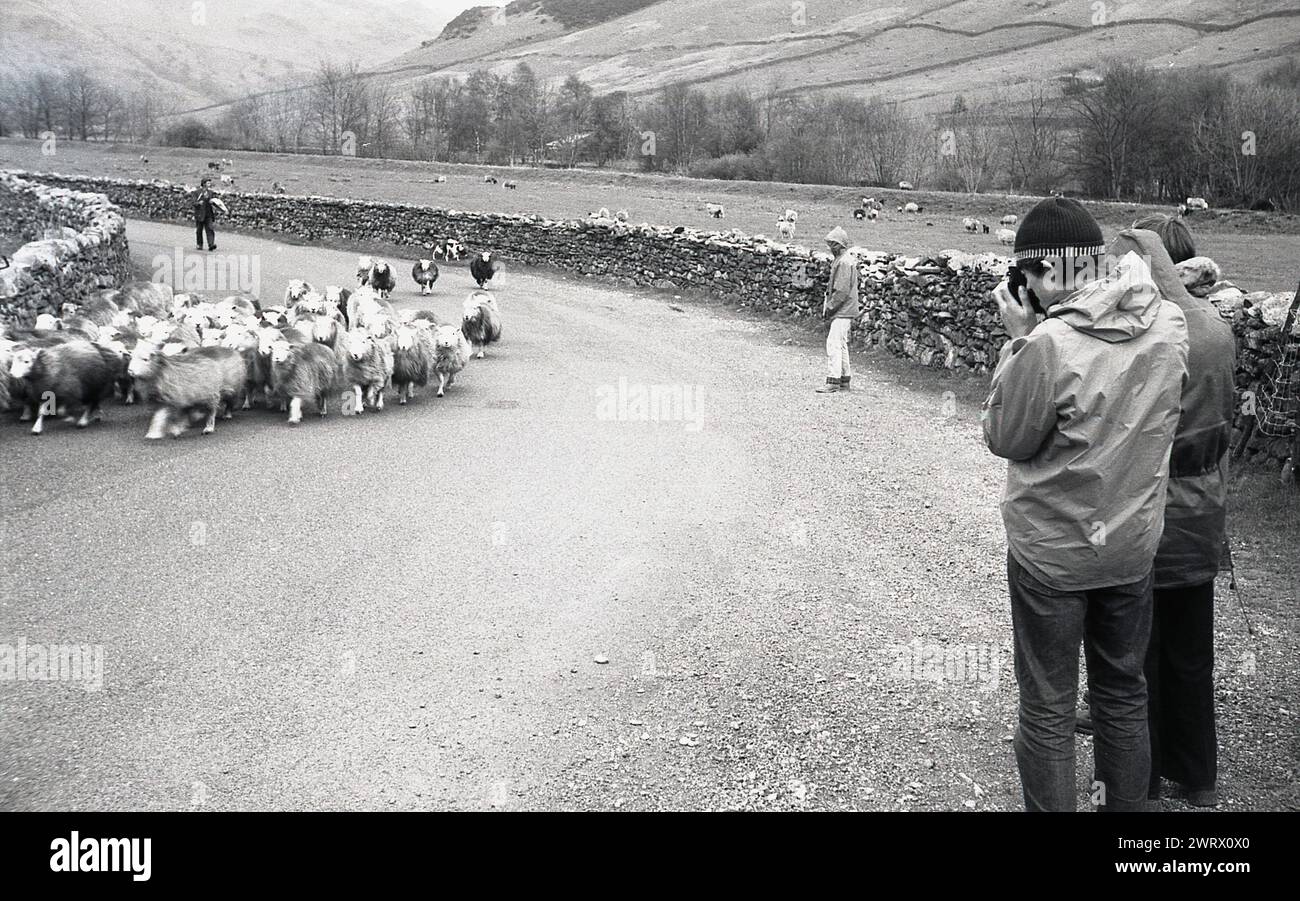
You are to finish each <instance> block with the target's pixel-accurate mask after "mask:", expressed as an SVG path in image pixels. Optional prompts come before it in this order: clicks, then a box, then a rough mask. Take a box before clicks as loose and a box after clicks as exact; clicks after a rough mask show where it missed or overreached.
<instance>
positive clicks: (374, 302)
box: [347, 288, 400, 338]
mask: <svg viewBox="0 0 1300 901" xmlns="http://www.w3.org/2000/svg"><path fill="white" fill-rule="evenodd" d="M347 323H348V328H349V329H364V330H365V331H367V332H369V333H370V334H372V335H374V336H375V337H378V338H386V337H388V336H389V335H391V334H392V333H393V331H395V330H396V327H397V325H398V324H399V323H400V319H399V317H398V315H397V311H396V310H394V309H393V305H392V304H391V303H389V302H388V301H386V300H384V299H383V298H382V297H380V296H379V295H378V294H377V293H376V292H375V291H374V290H373V289H371V288H366V289H363V290H359V291H356V292H355V293H353V295H352V296H351V297H350V298H348V312H347Z"/></svg>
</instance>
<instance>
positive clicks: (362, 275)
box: [357, 257, 375, 288]
mask: <svg viewBox="0 0 1300 901" xmlns="http://www.w3.org/2000/svg"><path fill="white" fill-rule="evenodd" d="M374 266H375V258H374V257H360V258H358V259H357V287H358V288H362V287H365V286H366V284H368V283H369V281H370V270H371V269H373V268H374Z"/></svg>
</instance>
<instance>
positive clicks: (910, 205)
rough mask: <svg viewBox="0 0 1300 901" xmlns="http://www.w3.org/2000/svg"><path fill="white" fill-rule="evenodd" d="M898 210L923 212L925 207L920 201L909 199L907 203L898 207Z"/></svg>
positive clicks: (901, 211) (902, 211)
mask: <svg viewBox="0 0 1300 901" xmlns="http://www.w3.org/2000/svg"><path fill="white" fill-rule="evenodd" d="M898 211H899V212H900V213H921V212H923V211H924V207H922V206H921V205H920V204H918V203H915V202H913V201H910V200H909V201H908V202H907V203H905V204H903V205H902V206H900V207H899V208H898Z"/></svg>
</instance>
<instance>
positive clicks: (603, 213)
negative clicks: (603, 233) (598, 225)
mask: <svg viewBox="0 0 1300 901" xmlns="http://www.w3.org/2000/svg"><path fill="white" fill-rule="evenodd" d="M587 218H588V219H612V218H613V217H612V216H611V215H610V214H609V207H601V208H600V209H598V210H596V212H594V213H588V214H587Z"/></svg>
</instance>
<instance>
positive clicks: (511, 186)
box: [505, 181, 519, 191]
mask: <svg viewBox="0 0 1300 901" xmlns="http://www.w3.org/2000/svg"><path fill="white" fill-rule="evenodd" d="M505 187H506V189H507V190H510V191H513V190H515V188H518V187H519V182H517V181H508V182H506V183H505Z"/></svg>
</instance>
